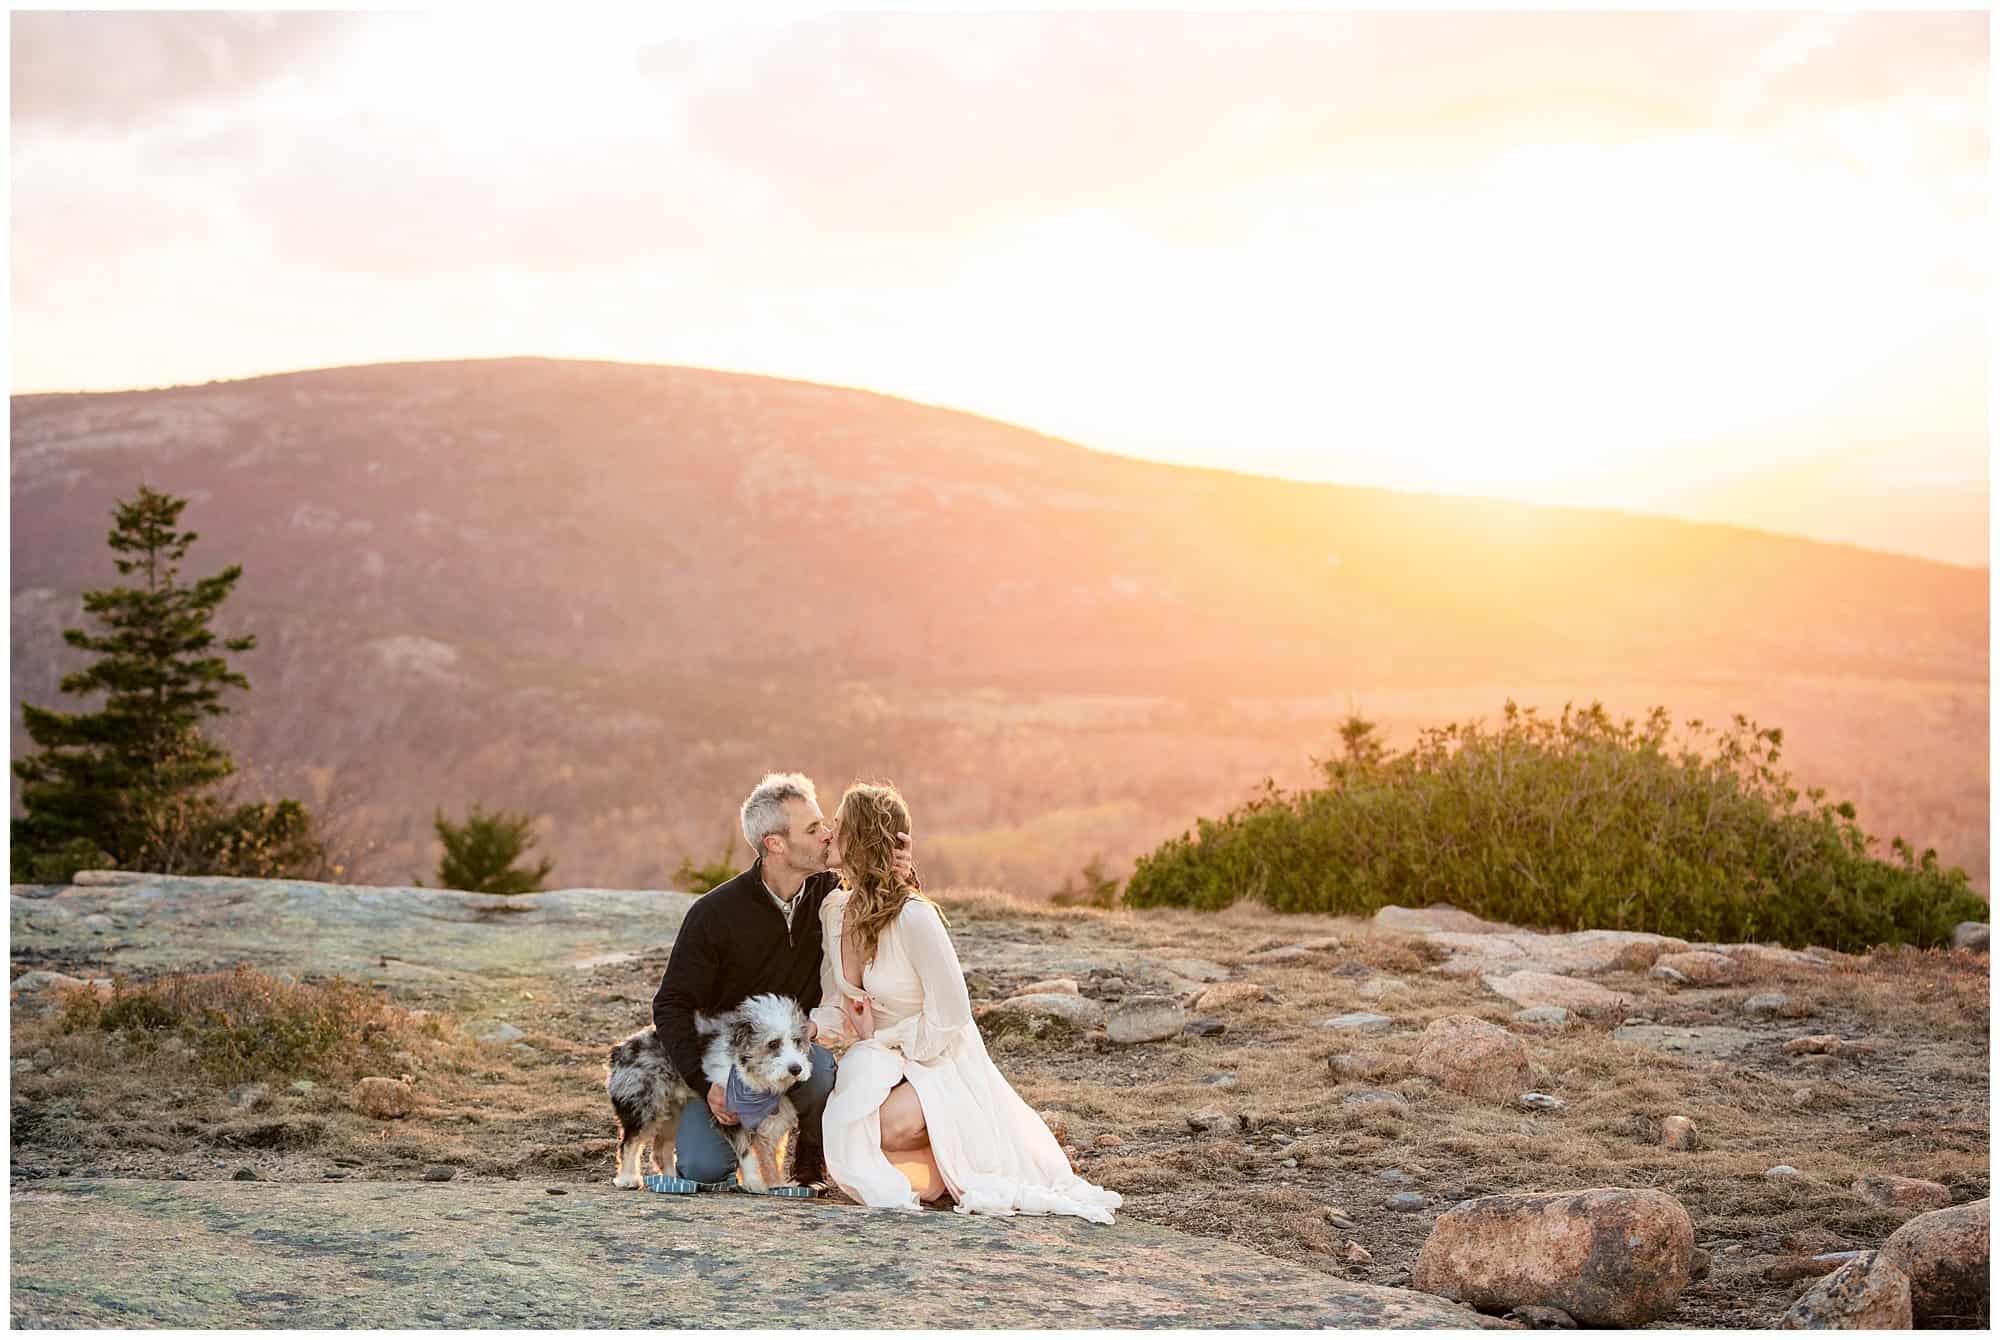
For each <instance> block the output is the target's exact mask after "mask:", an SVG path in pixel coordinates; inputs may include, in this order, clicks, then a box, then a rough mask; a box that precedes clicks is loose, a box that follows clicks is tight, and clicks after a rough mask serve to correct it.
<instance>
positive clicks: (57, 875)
mask: <svg viewBox="0 0 2000 1340" xmlns="http://www.w3.org/2000/svg"><path fill="white" fill-rule="evenodd" d="M117 863H118V862H117V860H116V859H115V858H114V857H113V856H112V855H111V854H110V853H109V852H107V851H105V850H104V849H103V848H102V847H100V846H98V845H97V844H96V843H95V842H92V841H91V840H90V839H89V838H87V837H78V838H71V839H70V840H69V841H68V842H65V843H64V844H63V845H62V846H61V847H59V848H58V849H56V850H55V851H52V852H34V851H30V850H27V849H26V848H24V847H22V845H21V844H20V843H18V842H15V843H13V844H11V845H10V846H9V848H8V865H9V866H10V867H11V868H10V870H9V875H10V876H11V878H12V880H13V882H14V883H16V884H67V883H69V882H70V881H71V880H73V879H75V878H76V872H77V871H79V870H109V869H111V868H113V867H114V866H116V865H117Z"/></svg>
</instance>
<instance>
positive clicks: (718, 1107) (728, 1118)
mask: <svg viewBox="0 0 2000 1340" xmlns="http://www.w3.org/2000/svg"><path fill="white" fill-rule="evenodd" d="M708 1110H709V1113H710V1114H711V1115H712V1116H714V1118H715V1124H716V1125H718V1126H740V1125H742V1124H743V1123H742V1121H741V1120H739V1119H738V1117H737V1115H736V1114H735V1113H734V1112H731V1111H730V1110H729V1099H728V1098H727V1097H725V1096H724V1094H723V1091H722V1086H721V1085H720V1084H711V1085H709V1086H708Z"/></svg>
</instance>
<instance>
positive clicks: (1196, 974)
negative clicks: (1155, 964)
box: [1160, 958, 1229, 982]
mask: <svg viewBox="0 0 2000 1340" xmlns="http://www.w3.org/2000/svg"><path fill="white" fill-rule="evenodd" d="M1160 966H1161V967H1162V968H1165V969H1166V970H1167V971H1168V972H1170V973H1172V974H1173V975H1174V976H1176V977H1185V978H1187V979H1188V980H1189V981H1191V982H1220V981H1222V980H1223V979H1224V978H1226V977H1228V976H1229V969H1227V968H1225V967H1223V966H1222V965H1221V964H1220V963H1211V962H1209V961H1208V960H1207V959H1205V958H1169V959H1161V960H1160Z"/></svg>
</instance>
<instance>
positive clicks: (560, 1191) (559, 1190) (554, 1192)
mask: <svg viewBox="0 0 2000 1340" xmlns="http://www.w3.org/2000/svg"><path fill="white" fill-rule="evenodd" d="M542 1190H544V1191H546V1192H548V1193H549V1194H550V1195H551V1196H567V1195H568V1194H569V1188H568V1187H565V1186H545V1187H543V1188H542Z"/></svg>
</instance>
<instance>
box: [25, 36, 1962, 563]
mask: <svg viewBox="0 0 2000 1340" xmlns="http://www.w3.org/2000/svg"><path fill="white" fill-rule="evenodd" d="M1987 26H1988V16H1987V15H1985V14H1983V13H1962V14H1918V13H1887V14H1870V15H1852V14H1848V15H1817V14H1809V13H1777V14H1771V13H1760V14H1732V13H1673V14H1658V13H1654V14H1647V13H1623V14H1583V13H1554V14H1501V13H1488V14H1471V15H1467V14H1408V13H1405V14H1390V15H1380V14H1376V15H1366V14H1343V13H1315V14H1284V15H1254V14H1248V13H1208V14H1190V13H1182V14H1175V13H1136V12H1131V13H1067V14H1033V13H1000V14H984V15H974V14H936V13H931V14H926V13H900V14H898V13H890V14H865V15H864V14H848V13H838V12H814V11H813V10H811V9H810V8H809V7H800V6H771V7H748V6H721V5H717V6H712V7H709V6H672V7H669V6H660V7H657V12H653V11H638V10H583V11H581V14H580V16H579V15H577V14H567V13H562V12H560V11H558V10H557V9H555V8H554V7H549V8H546V9H528V10H484V11H482V12H480V13H478V14H477V15H475V14H473V13H471V12H468V11H466V10H462V9H460V10H440V11H433V12H428V13H418V14H393V15H392V14H331V15H329V14H312V13H297V12H294V13H278V14H261V13H260V14H251V13H227V12H225V13H173V14H166V13H143V12H99V13H16V14H14V15H13V16H12V18H11V57H10V66H11V73H12V109H11V110H12V117H11V133H10V146H11V151H12V157H11V181H10V184H11V188H12V220H11V241H12V259H11V277H12V285H13V288H12V305H11V317H12V340H11V352H10V368H9V370H10V375H11V378H12V384H13V390H14V391H15V392H16V393H22V392H32V391H47V390H104V389H117V388H126V387H133V386H155V385H165V384H175V383H185V382H202V381H208V380H211V379H223V378H234V377H241V376H251V375H257V374H260V373H266V372H276V371H288V370H293V369H298V368H308V367H321V366H329V365H338V364H354V363H371V362H382V361H391V360H405V359H452V358H476V357H493V356H506V355H515V354H539V355H547V356H553V357H576V358H608V359H619V360H625V361H632V362H647V363H675V364H685V365H691V366H699V367H710V368H725V369H731V370H737V371H747V372H758V373H765V374H769V375H773V376H780V377H792V378H799V379H803V380H809V381H819V382H828V383H835V384H840V385H847V386H858V387H863V388H866V389H869V390H876V391H882V392H886V393H889V394H894V395H898V396H902V397H905V398H908V399H912V400H919V401H925V402H929V403H934V404H942V405H949V406H952V407H955V408H960V409H966V410H971V411H974V412H976V413H980V414H985V415H989V416H991V417H994V418H997V419H1002V420H1006V421H1008V422H1012V423H1017V424H1021V425H1024V426H1027V427H1030V428H1034V429H1037V430H1040V431H1043V432H1047V433H1051V434H1055V435H1057V436H1060V437H1064V438H1067V439H1070V440H1072V441H1075V442H1078V443H1081V444H1083V445H1085V446H1090V447H1095V448H1099V449H1103V450H1108V451H1115V452H1119V453H1123V454H1127V455H1134V456H1143V457H1149V458H1153V459H1161V460H1170V461H1176V462H1185V463H1192V464H1203V465H1221V466H1228V467H1230V468H1235V469H1242V470H1248V471H1252V472H1256V473H1263V474H1277V475H1284V476H1288V477H1293V478H1302V479H1324V480H1333V481H1337V482H1342V483H1351V484H1368V485H1376V486H1384V487H1389V488H1396V489H1403V490H1409V491H1415V492H1431V493H1455V494H1473V495H1486V496H1497V497H1509V498H1519V499H1527V500H1531V501H1544V502H1559V503H1567V504H1576V505H1589V506H1605V507H1617V508H1622V509H1625V510H1631V511H1644V512H1655V513H1664V514H1668V515H1677V516H1687V517H1691V518H1695V519H1703V520H1722V521H1731V522H1736V523H1739V524H1745V525H1753V526H1758V527H1761V528H1764V529H1770V530H1777V531H1783V532H1787V533H1793V534H1803V535H1812V536H1815V537H1816V538H1822V539H1834V540H1842V541H1846V542H1851V543H1857V544H1864V545H1868V546H1870V547H1874V548H1882V549H1889V550H1893V551H1897V552H1903V553H1911V554H1918V555H1922V556H1926V557H1931V558H1937V559H1943V560H1946V561H1951V562H1959V563H1969V564H1977V565H1985V564H1986V562H1987V553H1988V472H1987V436H1988V422H1987V415H1988V388H1987V379H1988V366H1989V352H1988V334H1987V329H1986V320H1987V318H1986V308H1987V287H1988V284H1989V274H1988V268H1989V263H1988V249H1987V246H1986V243H1985V236H1984V234H1985V229H1986V227H1987V224H1988V220H1987V217H1986V216H1987V213H1988V210H1989V207H1990V206H1989V200H1988V197H1989V191H1990V183H1989V154H1988V135H1989V127H1988V113H1987V88H1988V35H1987Z"/></svg>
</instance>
